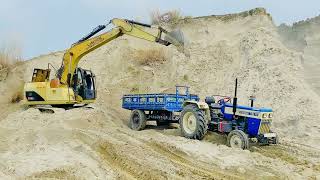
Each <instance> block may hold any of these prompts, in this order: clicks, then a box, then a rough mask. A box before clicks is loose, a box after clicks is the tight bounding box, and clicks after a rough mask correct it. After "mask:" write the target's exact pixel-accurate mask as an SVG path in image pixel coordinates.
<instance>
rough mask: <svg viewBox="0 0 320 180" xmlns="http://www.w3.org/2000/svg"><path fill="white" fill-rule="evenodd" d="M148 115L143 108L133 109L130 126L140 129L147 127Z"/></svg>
mask: <svg viewBox="0 0 320 180" xmlns="http://www.w3.org/2000/svg"><path fill="white" fill-rule="evenodd" d="M146 124H147V120H146V115H145V113H144V112H143V111H141V110H133V111H132V112H131V116H130V122H129V126H130V128H131V129H133V130H136V131H140V130H143V129H144V128H145V127H146Z"/></svg>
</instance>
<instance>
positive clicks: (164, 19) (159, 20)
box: [150, 10, 184, 25]
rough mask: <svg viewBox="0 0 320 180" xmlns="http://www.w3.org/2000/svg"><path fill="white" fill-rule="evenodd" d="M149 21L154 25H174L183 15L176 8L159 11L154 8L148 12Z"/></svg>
mask: <svg viewBox="0 0 320 180" xmlns="http://www.w3.org/2000/svg"><path fill="white" fill-rule="evenodd" d="M150 17H151V23H152V24H156V25H166V24H169V25H176V24H177V23H178V22H179V20H180V19H183V18H184V16H183V15H182V14H181V12H180V11H178V10H171V11H167V12H163V13H161V12H160V11H159V10H154V11H152V12H151V13H150Z"/></svg>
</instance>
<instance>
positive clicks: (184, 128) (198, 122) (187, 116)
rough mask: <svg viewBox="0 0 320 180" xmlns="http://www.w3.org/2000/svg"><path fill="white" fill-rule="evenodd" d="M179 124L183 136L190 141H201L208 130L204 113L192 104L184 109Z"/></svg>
mask: <svg viewBox="0 0 320 180" xmlns="http://www.w3.org/2000/svg"><path fill="white" fill-rule="evenodd" d="M179 123H180V128H181V134H182V135H183V136H184V137H186V138H190V139H198V140H201V139H203V138H204V135H205V134H206V133H207V130H208V125H207V123H206V120H205V113H204V111H203V110H201V109H199V108H198V107H197V106H196V105H192V104H191V105H187V106H185V107H184V108H183V110H182V112H181V115H180V122H179Z"/></svg>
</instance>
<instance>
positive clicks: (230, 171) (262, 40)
mask: <svg viewBox="0 0 320 180" xmlns="http://www.w3.org/2000/svg"><path fill="white" fill-rule="evenodd" d="M178 27H179V28H181V29H182V31H183V32H184V33H185V36H186V37H187V38H188V42H189V44H188V47H187V53H186V54H182V53H180V52H178V51H177V50H176V49H175V48H174V47H161V46H160V45H155V44H152V43H148V42H145V41H142V40H137V39H134V38H130V37H127V36H123V37H121V38H119V39H117V40H115V41H113V42H111V43H110V44H108V45H106V46H103V47H101V48H99V49H98V50H96V51H95V52H94V53H91V54H89V55H87V56H86V57H84V58H83V60H82V61H81V63H80V66H82V67H84V68H88V69H92V70H93V71H94V72H95V73H96V76H97V82H98V93H99V94H98V96H99V98H98V100H97V102H96V103H95V104H93V105H92V108H81V109H73V110H67V111H65V110H61V109H56V110H55V113H54V114H45V113H41V112H39V111H38V110H36V109H32V108H31V109H24V108H8V107H9V106H8V105H7V104H6V103H4V102H3V103H1V105H2V107H3V108H1V112H3V113H2V114H3V116H2V117H1V119H0V135H1V137H3V138H1V140H0V159H1V161H0V177H7V178H9V177H14V178H57V179H59V178H60V179H61V178H67V179H106V178H110V179H200V178H203V179H213V178H216V179H248V178H249V179H279V178H282V179H285V178H289V179H304V178H307V177H309V178H316V177H318V178H320V177H319V173H320V164H319V162H320V159H319V157H318V155H319V153H320V150H319V144H320V137H319V134H320V126H319V125H318V123H317V121H318V119H319V117H320V114H319V111H318V110H319V108H320V103H319V100H320V97H319V95H317V94H316V93H315V92H314V89H313V88H312V87H310V85H309V83H307V82H306V81H305V74H304V73H303V68H304V67H303V65H302V62H301V53H299V52H297V51H296V50H292V49H288V48H287V47H286V46H285V45H283V43H282V41H281V40H280V39H281V38H280V36H279V34H278V30H277V27H275V26H274V24H273V22H272V20H271V17H270V15H268V14H267V13H266V12H265V11H264V10H263V9H256V10H252V11H249V12H243V13H240V14H232V15H225V16H208V17H200V18H194V19H186V20H183V21H181V22H180V24H179V25H178ZM141 49H161V50H162V51H163V52H164V53H166V55H167V56H168V60H167V61H165V62H158V63H153V64H151V65H141V63H139V61H138V60H137V59H136V56H135V52H137V50H141ZM62 55H63V52H57V53H53V54H50V55H46V56H40V57H37V58H35V59H32V60H30V61H27V62H26V63H25V64H24V65H21V66H20V67H18V68H17V69H16V71H17V72H19V74H21V78H24V80H25V81H28V80H29V79H30V76H31V73H32V69H33V68H34V67H39V68H44V67H47V63H48V62H50V63H52V64H53V65H54V66H56V67H58V66H59V64H60V62H61V57H62ZM11 76H12V78H13V76H14V75H11ZM11 76H10V77H11ZM10 77H8V78H9V79H10ZM19 77H20V76H19ZM236 77H237V78H239V81H240V86H239V95H240V103H242V104H247V103H248V101H247V99H248V97H249V96H250V95H255V96H256V97H257V99H258V100H257V102H256V104H257V105H262V106H268V107H272V108H273V109H274V111H275V118H274V129H275V131H277V132H278V133H279V134H280V135H281V137H282V141H281V144H280V145H279V146H270V147H252V148H251V149H250V151H248V150H246V151H241V150H234V149H231V148H228V147H227V146H225V145H224V143H223V142H224V139H223V138H224V137H221V136H219V135H217V134H215V133H209V134H208V135H207V137H206V138H205V140H203V141H196V140H189V139H185V138H183V137H180V136H179V130H178V129H177V128H176V126H172V127H170V128H169V129H164V128H161V127H160V128H156V127H155V126H152V125H149V127H148V129H147V130H144V131H140V132H136V131H132V130H130V129H129V128H128V127H127V120H128V117H129V112H128V111H125V110H122V109H121V104H120V103H121V101H120V98H121V96H122V94H125V93H133V92H135V93H136V92H168V91H173V90H174V85H175V84H186V85H189V86H191V90H192V92H193V93H196V94H199V95H201V96H202V97H204V96H205V95H210V94H225V95H231V94H233V86H234V79H235V78H236ZM0 83H1V87H0V90H1V93H2V94H3V95H5V94H6V93H7V91H6V90H5V89H8V87H7V85H6V83H7V81H5V82H0ZM252 172H254V173H252Z"/></svg>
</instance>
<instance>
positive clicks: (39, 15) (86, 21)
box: [0, 0, 320, 59]
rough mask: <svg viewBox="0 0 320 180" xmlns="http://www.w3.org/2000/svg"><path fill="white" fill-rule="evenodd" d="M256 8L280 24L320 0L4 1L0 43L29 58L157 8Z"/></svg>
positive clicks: (206, 11) (199, 11) (189, 11)
mask: <svg viewBox="0 0 320 180" xmlns="http://www.w3.org/2000/svg"><path fill="white" fill-rule="evenodd" d="M256 7H263V8H266V9H267V11H268V12H269V13H270V14H271V15H272V17H273V20H274V22H275V24H277V25H279V24H281V23H286V24H292V23H294V22H296V21H300V20H304V19H307V18H311V17H314V16H317V15H320V1H319V0H303V1H301V0H121V1H115V0H27V1H26V0H0V47H1V48H3V47H13V48H15V49H19V50H20V51H21V52H20V53H21V56H22V57H23V58H24V59H30V58H32V57H36V56H39V55H41V54H47V53H50V52H53V51H59V50H64V49H66V48H68V47H70V45H71V44H72V43H74V42H76V41H77V40H79V39H80V38H81V37H83V36H84V35H86V34H87V33H89V32H90V31H91V30H92V29H93V28H95V27H96V26H97V25H99V24H106V23H107V22H108V21H109V20H111V19H112V18H115V17H118V18H127V19H135V20H137V19H138V20H139V21H142V22H145V23H149V21H150V19H149V15H150V12H151V11H153V10H160V11H167V10H173V9H176V10H180V11H181V12H182V14H183V15H186V16H194V17H195V16H205V15H221V14H226V13H236V12H241V11H245V10H249V9H253V8H256Z"/></svg>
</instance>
